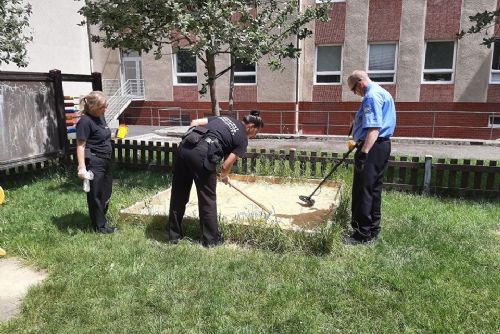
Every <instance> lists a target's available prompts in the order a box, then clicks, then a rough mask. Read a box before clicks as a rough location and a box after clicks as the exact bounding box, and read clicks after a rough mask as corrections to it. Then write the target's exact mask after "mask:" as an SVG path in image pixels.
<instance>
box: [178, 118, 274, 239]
mask: <svg viewBox="0 0 500 334" xmlns="http://www.w3.org/2000/svg"><path fill="white" fill-rule="evenodd" d="M263 127H264V122H263V121H262V118H260V112H259V111H257V110H253V111H252V112H251V113H250V115H247V116H245V117H244V118H243V121H240V120H237V119H235V118H232V117H227V116H219V117H215V116H214V117H208V118H200V119H196V120H194V121H192V122H191V128H190V129H189V130H188V132H186V134H185V135H184V136H183V140H182V142H181V144H180V146H179V151H178V154H177V159H176V161H175V166H174V173H173V180H172V191H171V197H170V210H169V220H168V221H169V234H170V242H171V243H174V244H175V243H178V242H179V240H180V239H181V238H182V237H183V233H182V227H181V224H182V218H183V217H184V212H185V210H186V204H187V203H188V201H189V194H190V192H191V187H192V184H193V181H194V183H195V185H196V191H197V194H198V210H199V217H200V225H201V228H202V244H203V245H204V246H205V247H209V246H213V245H217V244H220V243H222V242H223V240H222V237H221V234H220V232H219V225H218V223H217V202H216V200H217V196H216V186H217V175H216V167H217V164H218V163H219V162H220V161H222V160H224V161H223V163H222V169H221V173H220V180H221V181H222V182H224V183H226V184H227V183H228V181H229V176H228V175H229V172H230V171H231V167H232V166H233V164H234V163H235V161H236V160H237V159H238V157H242V156H243V155H244V154H245V152H246V150H247V146H248V138H252V137H255V135H256V134H257V133H258V132H259V131H260V130H261V129H262V128H263Z"/></svg>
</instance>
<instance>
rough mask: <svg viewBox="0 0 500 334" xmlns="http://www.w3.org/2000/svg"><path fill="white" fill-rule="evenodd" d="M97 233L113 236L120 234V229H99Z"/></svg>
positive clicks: (108, 227) (111, 227)
mask: <svg viewBox="0 0 500 334" xmlns="http://www.w3.org/2000/svg"><path fill="white" fill-rule="evenodd" d="M97 232H99V233H102V234H113V233H116V232H118V228H116V227H113V226H106V227H103V228H100V229H98V230H97Z"/></svg>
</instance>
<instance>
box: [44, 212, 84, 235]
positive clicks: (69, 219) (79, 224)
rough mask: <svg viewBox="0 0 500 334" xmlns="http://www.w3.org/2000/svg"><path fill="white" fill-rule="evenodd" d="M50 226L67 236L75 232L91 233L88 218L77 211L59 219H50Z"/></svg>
mask: <svg viewBox="0 0 500 334" xmlns="http://www.w3.org/2000/svg"><path fill="white" fill-rule="evenodd" d="M52 224H54V225H55V226H56V227H57V228H58V229H59V231H61V232H63V233H68V234H75V233H76V232H77V231H80V232H93V229H92V228H91V226H90V219H89V216H87V215H85V214H83V213H81V212H79V211H74V212H73V213H70V214H67V215H64V216H60V217H52Z"/></svg>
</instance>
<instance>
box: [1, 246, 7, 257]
mask: <svg viewBox="0 0 500 334" xmlns="http://www.w3.org/2000/svg"><path fill="white" fill-rule="evenodd" d="M5 255H7V252H6V251H5V249H3V248H0V257H2V256H5Z"/></svg>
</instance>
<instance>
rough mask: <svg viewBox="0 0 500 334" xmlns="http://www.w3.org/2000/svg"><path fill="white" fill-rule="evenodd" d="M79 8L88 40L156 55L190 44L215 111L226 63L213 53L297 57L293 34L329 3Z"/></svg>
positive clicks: (278, 63)
mask: <svg viewBox="0 0 500 334" xmlns="http://www.w3.org/2000/svg"><path fill="white" fill-rule="evenodd" d="M80 13H81V14H82V15H84V16H85V17H86V19H87V22H88V23H90V24H92V25H96V26H97V27H98V29H99V33H98V34H96V35H93V36H92V37H91V39H92V41H93V42H97V43H102V44H103V45H104V47H108V48H122V49H131V50H137V51H145V52H154V54H155V57H156V58H157V59H159V58H161V57H162V56H163V55H164V54H165V53H166V52H165V47H166V46H168V45H170V46H172V47H173V50H174V52H175V50H179V49H185V50H189V52H191V53H192V54H194V55H195V56H196V57H197V58H198V59H200V60H201V61H202V62H203V64H204V65H205V76H206V83H205V84H204V85H203V86H202V89H201V90H200V93H202V94H203V93H205V91H206V87H207V85H208V87H209V88H210V97H211V101H212V111H213V112H214V114H218V102H217V96H216V93H215V82H216V79H217V78H219V77H220V76H221V75H223V74H224V73H226V72H227V71H229V70H230V69H231V66H228V67H225V68H222V69H217V68H216V63H215V59H216V57H217V56H220V55H222V54H230V55H232V56H233V57H235V58H238V59H240V60H241V61H244V62H246V63H256V62H257V61H259V60H260V59H261V58H263V57H264V56H268V57H269V61H268V65H269V66H270V67H271V69H273V70H278V69H282V68H283V63H282V60H283V59H285V58H296V57H298V56H299V55H300V49H299V48H298V46H297V45H295V44H294V42H295V40H296V39H297V38H298V39H303V38H306V37H307V36H310V35H311V34H312V31H311V30H310V29H308V28H307V27H306V25H307V24H308V23H309V22H311V21H314V20H322V21H326V20H328V3H327V2H326V3H323V4H318V5H314V6H312V7H308V8H303V9H302V10H299V1H298V0H291V1H286V0H253V1H252V0H148V1H143V0H100V1H88V0H86V1H85V6H83V7H82V9H81V10H80Z"/></svg>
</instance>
